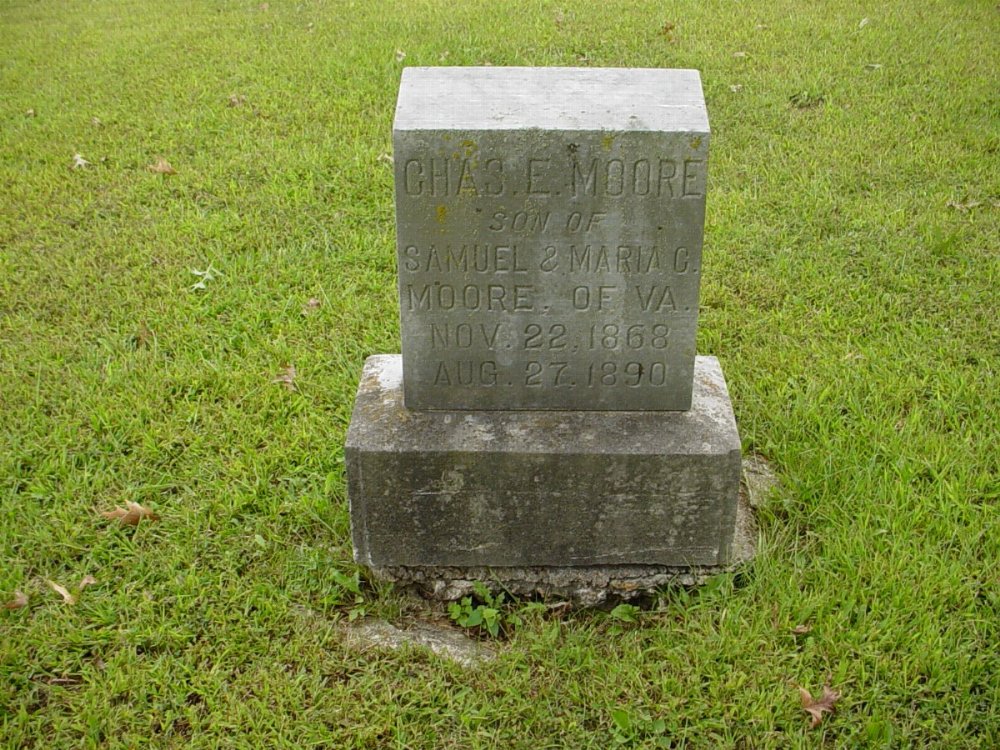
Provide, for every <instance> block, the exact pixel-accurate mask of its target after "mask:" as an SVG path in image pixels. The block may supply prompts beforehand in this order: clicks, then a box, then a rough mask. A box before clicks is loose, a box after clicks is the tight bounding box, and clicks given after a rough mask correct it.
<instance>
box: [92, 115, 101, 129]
mask: <svg viewBox="0 0 1000 750" xmlns="http://www.w3.org/2000/svg"><path fill="white" fill-rule="evenodd" d="M90 124H91V125H93V126H94V127H95V128H100V127H103V126H104V123H103V122H101V118H99V117H91V118H90Z"/></svg>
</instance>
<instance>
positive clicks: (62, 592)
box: [46, 581, 76, 604]
mask: <svg viewBox="0 0 1000 750" xmlns="http://www.w3.org/2000/svg"><path fill="white" fill-rule="evenodd" d="M46 583H47V584H49V586H51V587H52V590H53V591H55V592H56V593H57V594H59V596H61V597H62V598H63V601H64V602H66V603H67V604H76V596H74V595H73V594H71V593H69V591H67V590H66V587H65V586H60V585H59V584H58V583H56V582H55V581H46Z"/></svg>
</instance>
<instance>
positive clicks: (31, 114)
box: [24, 109, 35, 117]
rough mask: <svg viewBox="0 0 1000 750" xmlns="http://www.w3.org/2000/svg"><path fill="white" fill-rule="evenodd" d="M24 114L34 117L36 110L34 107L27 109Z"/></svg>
mask: <svg viewBox="0 0 1000 750" xmlns="http://www.w3.org/2000/svg"><path fill="white" fill-rule="evenodd" d="M24 116H25V117H34V116H35V110H33V109H26V110H24Z"/></svg>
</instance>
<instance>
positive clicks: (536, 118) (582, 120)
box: [393, 67, 708, 133]
mask: <svg viewBox="0 0 1000 750" xmlns="http://www.w3.org/2000/svg"><path fill="white" fill-rule="evenodd" d="M393 128H394V129H395V130H397V131H399V130H438V129H453V130H497V129H503V130H521V129H525V128H539V129H543V130H609V131H663V132H677V131H681V132H684V131H687V132H691V133H707V132H708V115H707V113H706V110H705V102H704V98H703V96H702V91H701V77H700V76H699V74H698V71H697V70H676V69H659V68H517V67H510V68H503V67H447V68H405V69H404V70H403V77H402V82H401V84H400V95H399V100H398V102H397V106H396V119H395V123H394V125H393Z"/></svg>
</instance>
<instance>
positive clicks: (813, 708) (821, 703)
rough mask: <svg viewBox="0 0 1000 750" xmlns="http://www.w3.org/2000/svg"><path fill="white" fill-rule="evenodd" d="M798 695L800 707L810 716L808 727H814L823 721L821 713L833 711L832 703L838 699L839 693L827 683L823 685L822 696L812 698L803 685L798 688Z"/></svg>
mask: <svg viewBox="0 0 1000 750" xmlns="http://www.w3.org/2000/svg"><path fill="white" fill-rule="evenodd" d="M799 696H800V697H801V698H802V708H803V709H804V710H805V712H806V713H807V714H809V715H810V716H811V717H812V722H811V723H810V724H809V728H810V729H815V728H816V727H818V726H819V724H820V722H821V721H823V714H825V713H831V712H832V711H833V704H834V703H836V702H837V701H838V700H840V693H838V692H836V691H834V690H831V689H830V686H829V685H824V686H823V696H822V697H821V698H819V699H818V700H817V699H814V698H813V697H812V694H811V693H810V692H809V691H808V690H806V689H805V688H804V687H800V688H799Z"/></svg>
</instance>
